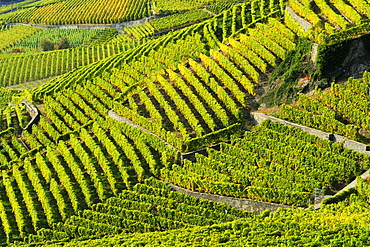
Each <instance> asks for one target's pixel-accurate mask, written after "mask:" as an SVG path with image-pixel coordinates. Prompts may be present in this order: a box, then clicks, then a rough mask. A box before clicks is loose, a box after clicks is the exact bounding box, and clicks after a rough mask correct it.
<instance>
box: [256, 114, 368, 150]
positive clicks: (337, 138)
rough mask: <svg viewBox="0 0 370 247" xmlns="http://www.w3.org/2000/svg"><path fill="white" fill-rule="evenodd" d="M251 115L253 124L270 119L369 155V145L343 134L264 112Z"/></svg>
mask: <svg viewBox="0 0 370 247" xmlns="http://www.w3.org/2000/svg"><path fill="white" fill-rule="evenodd" d="M251 115H252V118H253V119H254V121H255V124H260V123H261V122H262V121H263V120H265V119H270V120H272V121H275V122H279V123H281V124H284V125H287V126H292V127H297V128H300V129H301V130H303V131H305V132H307V133H309V134H312V135H315V136H317V137H319V138H321V139H325V140H330V141H334V142H336V143H342V144H343V146H344V147H345V148H348V149H351V150H353V151H356V152H359V153H363V154H367V155H370V146H368V145H366V144H363V143H360V142H357V141H353V140H350V139H348V138H346V137H344V136H341V135H336V134H331V133H326V132H323V131H320V130H317V129H313V128H309V127H306V126H303V125H299V124H295V123H291V122H288V121H285V120H282V119H279V118H276V117H272V116H267V115H266V114H264V113H259V112H252V113H251ZM367 149H369V151H367Z"/></svg>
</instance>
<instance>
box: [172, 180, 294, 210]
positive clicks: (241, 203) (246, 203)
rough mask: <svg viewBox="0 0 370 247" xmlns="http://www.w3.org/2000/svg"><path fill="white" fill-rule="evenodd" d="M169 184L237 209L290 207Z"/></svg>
mask: <svg viewBox="0 0 370 247" xmlns="http://www.w3.org/2000/svg"><path fill="white" fill-rule="evenodd" d="M170 186H171V187H172V188H173V189H174V191H177V192H181V193H184V194H187V195H190V196H193V197H197V198H201V199H205V200H209V201H213V202H219V203H223V204H227V205H229V206H232V207H234V208H237V209H241V210H246V211H251V212H253V213H256V214H259V213H261V212H262V211H265V210H269V211H271V212H273V211H275V210H277V209H278V208H290V206H287V205H280V204H276V203H269V202H260V201H252V200H250V199H244V198H235V197H227V196H219V195H212V194H206V193H200V192H193V191H190V190H187V189H184V188H181V187H178V186H176V185H172V184H170Z"/></svg>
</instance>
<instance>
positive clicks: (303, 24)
mask: <svg viewBox="0 0 370 247" xmlns="http://www.w3.org/2000/svg"><path fill="white" fill-rule="evenodd" d="M286 9H287V10H288V12H289V14H290V16H291V17H292V18H293V20H295V21H296V22H297V23H298V24H299V25H300V26H301V27H303V29H304V30H305V31H306V32H307V31H308V29H310V27H311V26H312V24H311V23H309V22H308V21H306V20H305V19H303V18H302V17H300V16H299V15H297V14H296V13H295V12H294V11H293V10H292V9H291V8H290V7H288V6H287V7H286Z"/></svg>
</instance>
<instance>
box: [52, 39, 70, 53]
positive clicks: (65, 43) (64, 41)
mask: <svg viewBox="0 0 370 247" xmlns="http://www.w3.org/2000/svg"><path fill="white" fill-rule="evenodd" d="M67 48H69V40H68V39H67V37H61V38H60V40H59V42H58V43H56V44H55V45H54V49H55V50H61V49H67Z"/></svg>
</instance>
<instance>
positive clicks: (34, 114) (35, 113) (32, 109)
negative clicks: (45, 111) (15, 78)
mask: <svg viewBox="0 0 370 247" xmlns="http://www.w3.org/2000/svg"><path fill="white" fill-rule="evenodd" d="M22 103H23V104H24V105H25V106H26V110H27V112H28V114H30V116H31V120H30V121H29V123H28V124H27V126H26V127H24V128H23V131H25V130H28V131H30V130H31V128H32V125H33V124H34V123H36V122H37V121H38V120H39V118H40V114H39V110H38V109H37V107H36V106H35V105H33V104H31V103H30V102H28V101H23V102H22ZM22 136H23V133H22Z"/></svg>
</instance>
